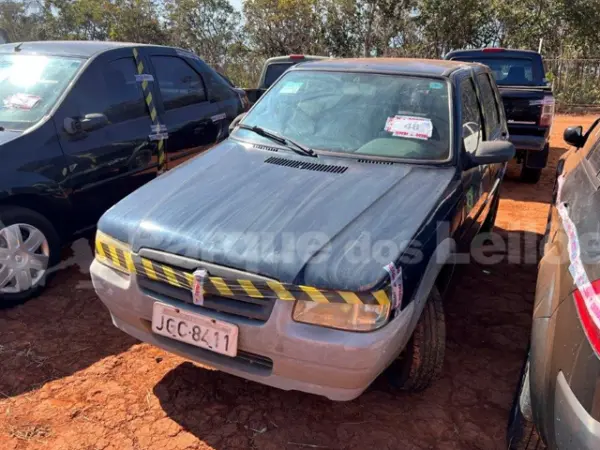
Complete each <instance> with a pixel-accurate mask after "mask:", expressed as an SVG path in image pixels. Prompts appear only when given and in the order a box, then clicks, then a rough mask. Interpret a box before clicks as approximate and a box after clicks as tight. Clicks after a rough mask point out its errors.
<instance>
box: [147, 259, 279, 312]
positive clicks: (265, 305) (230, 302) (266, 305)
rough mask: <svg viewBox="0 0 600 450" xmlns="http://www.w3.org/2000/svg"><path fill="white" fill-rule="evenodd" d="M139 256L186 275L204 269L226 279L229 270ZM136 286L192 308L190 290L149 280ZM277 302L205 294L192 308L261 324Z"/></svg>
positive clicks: (269, 299)
mask: <svg viewBox="0 0 600 450" xmlns="http://www.w3.org/2000/svg"><path fill="white" fill-rule="evenodd" d="M142 253H143V254H144V255H143V256H144V257H145V258H148V259H151V260H152V261H154V262H157V263H159V264H162V265H165V263H167V264H168V266H170V267H171V268H173V269H177V270H181V271H185V272H193V270H194V268H196V267H206V268H207V270H208V271H209V273H210V274H211V275H212V274H214V275H216V276H223V277H225V278H228V276H227V275H228V274H227V272H228V271H230V270H232V269H229V268H226V267H220V266H215V265H213V264H208V263H203V262H200V261H194V260H190V259H189V258H184V257H181V256H178V255H172V254H167V253H163V252H157V251H152V250H147V251H141V252H140V255H141V256H142ZM248 276H251V275H248ZM253 278H255V279H262V277H258V276H253ZM137 283H138V285H139V286H140V288H141V289H142V290H144V291H146V292H147V293H148V294H151V295H152V294H154V295H158V296H162V297H166V298H168V299H171V300H177V301H181V302H185V303H188V304H190V305H194V302H193V295H192V291H191V290H190V289H186V288H181V287H176V286H172V285H170V284H167V283H165V282H162V281H159V280H151V279H149V278H146V277H138V278H137ZM276 301H277V299H276V298H274V297H270V298H269V297H265V298H252V297H250V296H237V297H236V298H229V297H223V296H220V295H215V294H205V296H204V304H203V306H199V305H194V307H195V308H198V309H199V310H202V309H209V310H212V311H218V312H220V313H223V314H226V315H230V316H236V317H242V318H245V319H250V320H253V321H256V322H260V323H264V322H266V321H267V320H269V317H271V313H272V312H273V307H274V306H275V302H276Z"/></svg>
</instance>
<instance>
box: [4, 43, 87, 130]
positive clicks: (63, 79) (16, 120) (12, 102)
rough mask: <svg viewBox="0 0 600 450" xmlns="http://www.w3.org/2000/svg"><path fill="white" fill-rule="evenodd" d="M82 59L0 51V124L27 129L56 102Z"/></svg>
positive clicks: (11, 127)
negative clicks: (2, 52) (3, 52)
mask: <svg viewBox="0 0 600 450" xmlns="http://www.w3.org/2000/svg"><path fill="white" fill-rule="evenodd" d="M81 64H82V60H81V59H75V58H62V57H56V56H43V55H19V54H0V126H1V127H3V128H6V129H14V130H24V129H26V128H29V127H30V126H32V125H34V124H35V123H37V122H38V121H39V120H40V119H41V118H42V117H44V116H45V115H46V114H47V113H48V111H49V110H50V109H51V108H52V107H53V106H54V104H55V103H56V101H57V100H58V98H59V97H60V95H61V94H62V93H63V91H64V90H65V88H66V87H67V85H68V84H69V82H70V81H71V80H72V79H73V77H74V76H75V74H76V73H77V70H78V69H79V67H80V66H81Z"/></svg>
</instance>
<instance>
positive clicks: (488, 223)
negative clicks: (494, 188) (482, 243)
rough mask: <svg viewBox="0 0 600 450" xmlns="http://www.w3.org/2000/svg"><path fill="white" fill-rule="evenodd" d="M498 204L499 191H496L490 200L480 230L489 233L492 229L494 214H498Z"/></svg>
mask: <svg viewBox="0 0 600 450" xmlns="http://www.w3.org/2000/svg"><path fill="white" fill-rule="evenodd" d="M499 205H500V191H498V192H496V196H495V197H494V199H493V200H492V205H491V206H490V212H489V213H488V216H487V217H486V218H485V222H483V225H481V232H483V233H489V232H490V231H492V230H493V229H494V225H495V224H496V216H497V215H498V206H499Z"/></svg>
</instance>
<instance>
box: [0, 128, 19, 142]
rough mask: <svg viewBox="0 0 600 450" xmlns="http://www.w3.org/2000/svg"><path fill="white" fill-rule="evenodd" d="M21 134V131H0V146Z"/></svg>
mask: <svg viewBox="0 0 600 450" xmlns="http://www.w3.org/2000/svg"><path fill="white" fill-rule="evenodd" d="M22 134H23V132H22V131H8V130H4V131H0V145H3V144H6V143H8V142H10V141H12V140H14V139H16V138H18V137H19V136H21V135H22Z"/></svg>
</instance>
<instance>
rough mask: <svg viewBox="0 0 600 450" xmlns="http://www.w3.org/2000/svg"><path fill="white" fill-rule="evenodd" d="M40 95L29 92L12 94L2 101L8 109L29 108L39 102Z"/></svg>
mask: <svg viewBox="0 0 600 450" xmlns="http://www.w3.org/2000/svg"><path fill="white" fill-rule="evenodd" d="M41 99H42V98H41V97H38V96H37V95H29V94H13V95H10V96H8V97H6V98H5V99H4V101H3V103H4V107H5V108H9V109H23V110H30V109H32V108H33V107H34V106H35V105H37V104H38V103H39V101H40V100H41Z"/></svg>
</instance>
